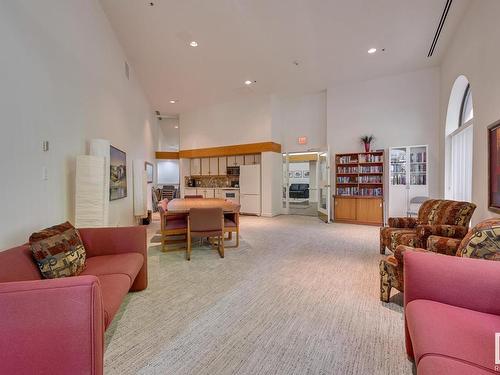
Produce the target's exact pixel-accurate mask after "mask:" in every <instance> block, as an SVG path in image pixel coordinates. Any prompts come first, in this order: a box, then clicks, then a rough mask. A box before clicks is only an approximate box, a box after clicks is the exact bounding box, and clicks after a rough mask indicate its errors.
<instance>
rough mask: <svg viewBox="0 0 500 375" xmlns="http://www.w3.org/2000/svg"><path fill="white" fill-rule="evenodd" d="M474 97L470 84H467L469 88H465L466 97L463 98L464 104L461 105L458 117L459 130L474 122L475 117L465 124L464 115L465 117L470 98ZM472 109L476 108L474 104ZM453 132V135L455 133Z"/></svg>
mask: <svg viewBox="0 0 500 375" xmlns="http://www.w3.org/2000/svg"><path fill="white" fill-rule="evenodd" d="M471 95H472V93H471V89H470V83H468V84H467V87H466V88H465V91H464V96H463V97H462V103H461V104H460V116H459V117H458V128H457V129H456V130H458V129H460V128H462V127H464V128H465V126H466V125H469V124H470V123H471V122H472V120H474V115H472V118H471V119H470V120H469V121H467V122H464V115H465V113H464V112H465V105H466V103H467V100H468V99H469V98H470V96H471ZM472 108H474V103H472ZM455 132H456V131H455ZM455 132H453V133H455Z"/></svg>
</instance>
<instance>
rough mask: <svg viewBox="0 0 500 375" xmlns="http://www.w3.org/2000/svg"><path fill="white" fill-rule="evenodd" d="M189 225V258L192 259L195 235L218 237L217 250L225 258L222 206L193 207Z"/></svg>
mask: <svg viewBox="0 0 500 375" xmlns="http://www.w3.org/2000/svg"><path fill="white" fill-rule="evenodd" d="M187 227H188V230H187V249H186V259H187V260H191V240H192V238H193V237H198V238H200V237H201V238H203V237H208V238H217V250H218V251H219V255H220V257H221V258H224V214H223V210H222V208H221V207H210V208H191V209H190V210H189V216H188V222H187Z"/></svg>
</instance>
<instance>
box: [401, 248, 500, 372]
mask: <svg viewBox="0 0 500 375" xmlns="http://www.w3.org/2000/svg"><path fill="white" fill-rule="evenodd" d="M438 257H439V259H438ZM404 282H405V295H404V303H405V328H406V351H407V353H408V356H409V357H410V358H411V359H414V360H415V363H416V365H417V373H418V374H419V375H427V374H433V375H435V374H439V375H448V374H449V375H452V374H453V375H461V374H464V375H465V374H467V375H472V374H491V373H497V372H495V369H496V368H497V369H500V366H498V367H495V333H496V332H500V262H492V261H486V260H480V259H468V258H460V257H450V256H444V255H438V254H429V253H421V252H415V251H408V252H405V254H404Z"/></svg>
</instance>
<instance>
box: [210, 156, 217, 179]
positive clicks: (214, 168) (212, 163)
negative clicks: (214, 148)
mask: <svg viewBox="0 0 500 375" xmlns="http://www.w3.org/2000/svg"><path fill="white" fill-rule="evenodd" d="M208 174H209V175H211V176H218V175H219V158H210V171H209V172H208Z"/></svg>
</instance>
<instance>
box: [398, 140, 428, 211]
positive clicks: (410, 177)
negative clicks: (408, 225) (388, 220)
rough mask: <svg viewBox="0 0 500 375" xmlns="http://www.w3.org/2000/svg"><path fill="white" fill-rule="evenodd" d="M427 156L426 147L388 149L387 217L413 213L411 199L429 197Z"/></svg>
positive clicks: (413, 208) (414, 207)
mask: <svg viewBox="0 0 500 375" xmlns="http://www.w3.org/2000/svg"><path fill="white" fill-rule="evenodd" d="M427 155H428V146H427V145H418V146H402V147H391V148H390V159H389V163H390V175H389V217H398V216H407V214H408V212H413V213H415V212H416V211H418V205H413V204H411V203H410V201H411V199H412V198H415V197H428V196H429V182H428V177H429V175H428V173H429V165H428V157H427Z"/></svg>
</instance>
